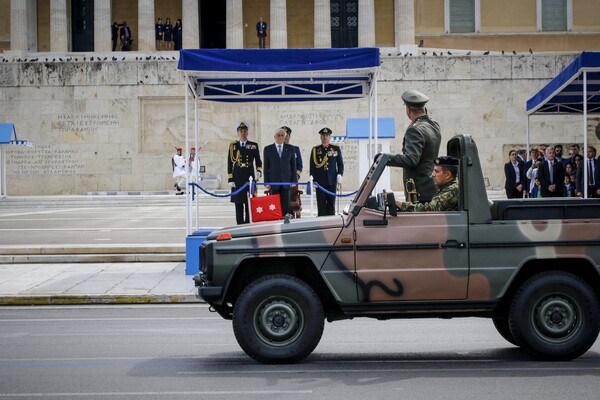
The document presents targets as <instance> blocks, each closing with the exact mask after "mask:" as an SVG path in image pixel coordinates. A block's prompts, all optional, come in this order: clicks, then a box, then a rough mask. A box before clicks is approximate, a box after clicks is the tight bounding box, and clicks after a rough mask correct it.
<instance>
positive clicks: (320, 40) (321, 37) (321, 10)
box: [314, 0, 331, 48]
mask: <svg viewBox="0 0 600 400" xmlns="http://www.w3.org/2000/svg"><path fill="white" fill-rule="evenodd" d="M314 21H315V27H314V31H315V40H314V47H315V48H323V47H324V48H329V47H331V3H330V2H329V0H315V18H314Z"/></svg>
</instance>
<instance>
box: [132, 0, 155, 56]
mask: <svg viewBox="0 0 600 400" xmlns="http://www.w3.org/2000/svg"><path fill="white" fill-rule="evenodd" d="M132 34H133V33H132ZM137 48H138V51H155V50H156V41H155V40H154V0H138V47H137Z"/></svg>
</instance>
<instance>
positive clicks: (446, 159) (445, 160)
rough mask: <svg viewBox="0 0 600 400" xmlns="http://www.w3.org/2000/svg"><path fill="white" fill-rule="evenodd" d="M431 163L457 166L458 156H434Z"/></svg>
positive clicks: (441, 165)
mask: <svg viewBox="0 0 600 400" xmlns="http://www.w3.org/2000/svg"><path fill="white" fill-rule="evenodd" d="M433 163H434V164H435V165H439V166H440V167H458V158H454V157H450V156H441V157H438V158H436V159H435V161H434V162H433Z"/></svg>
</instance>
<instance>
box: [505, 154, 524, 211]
mask: <svg viewBox="0 0 600 400" xmlns="http://www.w3.org/2000/svg"><path fill="white" fill-rule="evenodd" d="M508 157H509V161H508V162H507V163H506V164H504V176H505V178H506V180H505V183H504V190H505V191H506V198H508V199H517V198H522V197H523V193H524V190H525V163H524V162H523V161H521V160H519V159H517V152H516V151H515V150H511V151H510V152H509V153H508Z"/></svg>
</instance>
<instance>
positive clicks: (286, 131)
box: [280, 126, 292, 135]
mask: <svg viewBox="0 0 600 400" xmlns="http://www.w3.org/2000/svg"><path fill="white" fill-rule="evenodd" d="M280 129H283V130H284V131H285V133H287V134H288V135H291V134H292V130H291V129H290V128H288V127H287V126H282V127H281V128H280Z"/></svg>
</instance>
